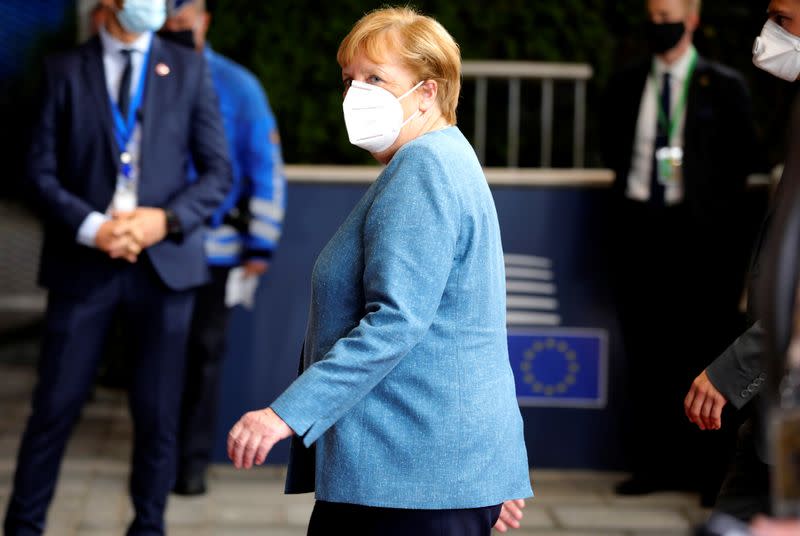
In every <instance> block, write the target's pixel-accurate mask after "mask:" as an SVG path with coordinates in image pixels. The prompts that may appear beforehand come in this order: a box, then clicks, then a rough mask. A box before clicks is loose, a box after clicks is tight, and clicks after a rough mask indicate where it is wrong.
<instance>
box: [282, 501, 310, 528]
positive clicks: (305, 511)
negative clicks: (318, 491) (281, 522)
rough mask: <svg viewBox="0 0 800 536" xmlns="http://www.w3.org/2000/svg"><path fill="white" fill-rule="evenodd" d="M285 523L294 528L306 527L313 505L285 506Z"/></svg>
mask: <svg viewBox="0 0 800 536" xmlns="http://www.w3.org/2000/svg"><path fill="white" fill-rule="evenodd" d="M285 508H286V522H287V523H288V524H289V525H291V526H294V527H308V520H309V519H311V511H312V510H313V509H314V503H313V502H310V503H308V504H293V505H290V506H286V507H285Z"/></svg>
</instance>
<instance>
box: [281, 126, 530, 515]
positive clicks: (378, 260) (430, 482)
mask: <svg viewBox="0 0 800 536" xmlns="http://www.w3.org/2000/svg"><path fill="white" fill-rule="evenodd" d="M505 311H506V307H505V274H504V265H503V250H502V245H501V242H500V229H499V227H498V223H497V213H496V211H495V207H494V201H493V199H492V195H491V192H490V191H489V187H488V185H487V183H486V179H485V177H484V175H483V171H482V169H481V166H480V164H479V163H478V160H477V158H476V157H475V153H474V151H473V150H472V148H471V147H470V145H469V143H468V142H467V140H466V139H465V138H464V136H463V135H462V134H461V132H460V131H459V130H458V128H456V127H450V128H447V129H444V130H440V131H435V132H431V133H428V134H425V135H424V136H421V137H420V138H417V139H416V140H414V141H411V142H409V143H407V144H405V145H404V146H403V147H402V148H401V149H400V150H399V151H398V152H397V153H396V154H395V156H394V158H393V159H392V161H391V162H390V163H389V165H388V166H387V167H386V168H385V169H384V171H383V172H382V173H381V174H380V176H379V177H378V179H377V180H376V182H375V183H374V184H373V185H372V186H371V187H370V188H369V190H368V191H367V193H366V194H365V195H364V197H363V198H362V199H361V200H360V201H359V203H358V205H357V206H356V207H355V209H353V211H352V213H351V214H350V215H349V216H348V218H347V220H346V221H345V222H344V224H342V226H341V227H340V228H339V230H338V231H337V232H336V234H335V235H334V236H333V238H332V239H331V241H330V242H329V243H328V245H327V246H326V247H325V249H323V251H322V253H320V255H319V258H318V259H317V262H316V265H315V266H314V272H313V275H312V298H311V310H310V312H309V323H308V331H307V333H306V340H305V349H304V355H303V358H304V364H305V369H306V370H305V372H303V374H301V375H300V376H299V377H298V378H297V380H295V382H294V383H293V384H292V385H291V386H290V387H289V388H288V389H287V390H286V391H285V392H284V393H283V394H282V395H281V396H280V397H279V398H278V399H277V400H276V401H275V402H274V403H273V404H272V406H271V407H272V409H273V410H274V411H275V412H276V413H277V414H278V415H279V416H280V417H281V418H282V419H283V420H284V421H286V423H287V424H288V425H289V426H290V427H291V428H292V429H293V430H294V431H295V432H296V433H297V434H298V435H299V436H301V437H302V441H303V443H305V445H306V446H309V445H311V444H312V443H315V442H316V464H315V465H316V476H315V487H316V497H317V499H320V500H325V501H333V502H344V503H354V504H362V505H368V506H382V507H393V508H421V509H444V508H475V507H480V506H489V505H494V504H499V503H501V502H503V501H504V500H507V499H512V498H522V497H528V496H530V495H531V494H532V492H531V487H530V479H529V476H528V459H527V455H526V450H525V442H524V438H523V431H522V418H521V416H520V412H519V407H518V406H517V401H516V397H515V391H514V377H513V374H512V371H511V367H510V365H509V359H508V348H507V339H506V317H505ZM297 443H299V442H297ZM300 448H302V446H301V447H300ZM297 454H298V453H293V460H295V461H296V460H297ZM299 473H302V471H301V470H300V471H299V470H298V468H297V467H290V478H289V481H287V492H289V493H298V492H304V491H311V490H310V489H303V487H302V485H301V486H298V485H297V482H293V481H292V480H293V479H292V475H296V474H299Z"/></svg>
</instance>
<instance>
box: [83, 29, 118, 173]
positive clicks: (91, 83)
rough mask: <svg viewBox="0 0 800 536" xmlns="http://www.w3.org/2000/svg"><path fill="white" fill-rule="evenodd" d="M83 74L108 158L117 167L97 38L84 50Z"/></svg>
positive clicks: (109, 108) (89, 42) (111, 120)
mask: <svg viewBox="0 0 800 536" xmlns="http://www.w3.org/2000/svg"><path fill="white" fill-rule="evenodd" d="M83 74H84V77H85V78H86V85H87V87H88V88H89V93H91V95H92V99H93V100H94V109H95V110H97V113H98V114H99V116H100V122H101V123H102V124H103V131H104V132H105V134H106V142H107V143H106V145H107V146H108V151H109V156H111V159H112V161H113V162H114V164H115V165H118V160H119V155H118V154H117V149H116V141H115V139H114V126H113V119H112V117H111V101H110V100H109V97H108V90H107V89H106V87H107V86H106V75H105V69H104V67H103V47H102V45H101V44H100V38H99V37H98V36H94V37H92V38H91V39H90V40H89V41H88V42H87V45H86V47H85V48H84V54H83Z"/></svg>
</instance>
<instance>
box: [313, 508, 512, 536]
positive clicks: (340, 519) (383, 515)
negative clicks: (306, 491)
mask: <svg viewBox="0 0 800 536" xmlns="http://www.w3.org/2000/svg"><path fill="white" fill-rule="evenodd" d="M501 507H502V505H500V504H498V505H496V506H486V507H483V508H467V509H463V510H406V509H400V508H378V507H374V506H362V505H359V504H344V503H333V502H326V501H317V502H316V503H315V504H314V511H313V512H312V513H311V520H310V521H309V524H308V536H328V535H336V534H350V535H353V536H408V535H410V534H413V535H414V536H490V535H491V533H492V527H493V526H494V524H495V523H496V522H497V518H498V517H499V516H500V509H501Z"/></svg>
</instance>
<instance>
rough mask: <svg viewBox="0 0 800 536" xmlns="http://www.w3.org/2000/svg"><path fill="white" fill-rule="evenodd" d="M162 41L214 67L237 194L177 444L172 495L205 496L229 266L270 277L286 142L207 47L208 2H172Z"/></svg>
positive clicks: (204, 298) (259, 95)
mask: <svg viewBox="0 0 800 536" xmlns="http://www.w3.org/2000/svg"><path fill="white" fill-rule="evenodd" d="M170 7H171V10H170V16H169V19H167V23H166V24H165V26H164V30H163V31H162V32H161V35H162V36H163V37H165V38H168V39H171V40H173V41H176V42H179V43H182V44H184V45H186V46H189V47H192V48H195V49H196V50H197V51H198V52H201V53H202V54H203V55H204V56H205V58H206V61H207V62H208V66H209V69H210V71H211V77H212V79H213V82H214V88H215V89H216V91H217V95H218V96H219V104H220V111H221V113H222V120H223V122H224V124H225V134H226V136H227V140H228V148H229V150H230V153H231V166H232V170H233V188H232V190H231V192H230V193H229V194H228V196H227V197H226V198H225V201H224V202H223V203H222V206H220V207H219V209H218V210H217V211H216V212H215V213H214V215H213V216H212V218H211V220H210V221H209V222H208V223H209V229H208V230H207V234H206V254H207V256H208V263H209V265H210V269H211V282H210V283H209V284H208V285H206V286H204V287H202V288H201V289H200V290H199V291H198V295H197V301H196V303H195V309H194V315H193V318H192V329H191V333H190V337H189V346H188V355H187V371H186V389H185V391H184V395H183V409H182V412H181V428H180V435H179V439H178V444H179V457H178V475H177V481H176V483H175V487H174V491H175V492H176V493H179V494H182V495H200V494H203V493H205V491H206V469H207V467H208V464H209V462H210V459H211V452H212V449H213V446H214V433H215V425H216V420H215V417H216V414H217V406H218V398H219V389H220V373H221V362H222V358H223V355H224V353H225V331H226V327H227V323H228V316H229V309H228V307H226V304H225V286H226V282H227V280H228V277H229V274H230V271H231V268H233V267H236V266H242V267H243V268H244V276H245V277H258V276H260V275H262V274H264V273H265V272H266V271H267V269H268V267H269V262H270V259H271V258H272V254H273V252H274V250H275V248H276V247H277V245H278V240H279V238H280V235H281V225H282V222H283V215H284V208H285V204H286V179H285V177H284V173H283V161H282V158H281V148H280V140H279V137H278V129H277V125H276V123H275V118H274V117H273V115H272V111H271V110H270V107H269V103H268V102H267V97H266V95H265V94H264V90H263V89H262V87H261V85H260V83H259V81H258V79H256V77H255V76H253V74H252V73H250V72H249V71H248V70H247V69H245V68H244V67H242V66H240V65H238V64H236V63H234V62H233V61H231V60H229V59H228V58H226V57H224V56H222V55H220V54H217V53H216V52H214V51H213V50H212V49H211V47H210V46H208V45H207V43H206V39H205V38H206V32H207V30H208V24H209V21H210V15H209V13H208V11H207V9H206V8H207V6H206V2H205V1H203V0H173V2H172V5H171V6H170Z"/></svg>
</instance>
